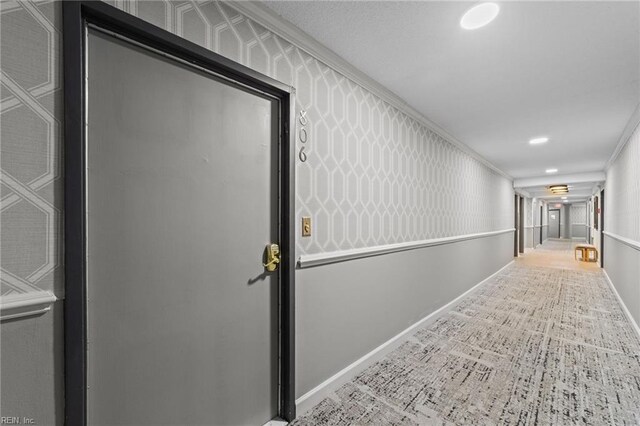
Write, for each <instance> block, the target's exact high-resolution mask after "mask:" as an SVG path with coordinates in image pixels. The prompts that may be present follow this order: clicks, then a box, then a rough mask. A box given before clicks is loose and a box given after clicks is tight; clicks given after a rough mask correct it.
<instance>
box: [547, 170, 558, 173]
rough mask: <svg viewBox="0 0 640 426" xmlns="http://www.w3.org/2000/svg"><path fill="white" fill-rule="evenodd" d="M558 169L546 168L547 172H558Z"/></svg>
mask: <svg viewBox="0 0 640 426" xmlns="http://www.w3.org/2000/svg"><path fill="white" fill-rule="evenodd" d="M557 172H558V169H547V170H545V173H557Z"/></svg>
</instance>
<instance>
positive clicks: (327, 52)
mask: <svg viewBox="0 0 640 426" xmlns="http://www.w3.org/2000/svg"><path fill="white" fill-rule="evenodd" d="M225 4H227V5H229V6H231V7H233V8H234V9H235V10H237V11H238V12H240V13H241V14H243V15H245V16H246V17H248V18H249V19H252V20H254V21H256V22H258V23H259V24H260V25H262V26H264V27H265V28H266V29H268V30H269V31H271V32H272V33H274V34H276V35H278V36H280V37H282V38H283V39H285V40H287V41H288V42H290V43H291V44H293V45H295V46H296V47H298V48H299V49H302V50H304V51H305V52H307V53H308V54H309V55H311V56H313V57H315V58H316V59H318V60H319V61H321V62H323V63H324V64H326V65H328V66H329V67H331V68H333V69H334V70H336V71H338V72H340V73H341V74H342V75H344V76H345V77H347V78H348V79H350V80H352V81H354V82H355V83H357V84H359V85H360V86H362V87H363V88H365V89H367V90H368V91H369V92H371V93H373V94H374V95H376V96H378V97H379V98H381V99H382V100H383V101H385V102H387V103H388V104H390V105H392V106H393V107H395V108H397V109H399V110H400V111H402V112H403V113H405V114H406V115H408V116H409V117H411V118H413V119H414V120H416V121H418V122H419V123H421V124H422V125H424V126H425V127H427V128H429V129H430V130H432V131H433V132H435V133H436V134H438V135H439V136H440V137H442V138H443V139H444V140H446V141H447V142H449V143H450V144H452V145H453V146H455V147H457V148H458V149H460V150H461V151H463V152H465V153H466V154H468V155H469V156H471V157H473V158H474V159H476V160H478V161H479V162H481V163H482V164H483V165H485V166H487V167H488V168H490V169H491V170H493V171H494V172H496V173H498V174H500V175H501V176H503V177H505V178H507V179H509V180H511V181H512V180H513V177H511V176H510V175H508V174H507V173H505V172H504V171H502V170H500V169H499V168H498V167H496V166H495V165H493V164H492V163H490V162H489V161H488V160H487V159H486V158H484V157H483V156H481V155H480V154H478V153H477V152H476V151H474V150H473V149H471V148H470V147H469V146H467V145H466V144H465V143H463V142H461V141H459V140H458V139H456V138H455V137H453V136H452V135H451V134H450V133H449V132H448V131H446V130H445V129H443V128H442V127H440V126H438V125H437V124H436V123H434V122H433V121H431V120H429V119H428V118H427V117H425V116H424V115H423V114H422V113H420V112H419V111H417V110H416V109H415V108H413V107H412V106H410V105H409V104H408V103H407V102H405V101H404V100H403V99H402V98H400V97H399V96H398V95H396V94H395V93H393V92H392V91H391V90H389V89H387V88H386V87H384V86H383V85H382V84H380V83H378V82H377V81H375V80H374V79H372V78H371V77H369V76H368V75H367V74H365V73H364V72H362V71H360V70H359V69H357V68H356V67H354V66H353V65H351V64H350V63H349V62H347V61H346V60H345V59H344V58H342V57H341V56H339V55H338V54H336V53H335V52H334V51H332V50H331V49H329V48H327V47H326V46H325V45H323V44H322V43H320V42H319V41H317V40H316V39H314V38H313V37H311V36H310V35H309V34H307V33H306V32H304V31H302V30H301V29H300V28H298V27H297V26H295V25H293V24H292V23H291V22H289V21H287V20H285V19H284V18H282V17H281V16H280V15H278V14H277V13H275V12H274V11H273V10H271V9H269V8H268V7H267V6H265V5H264V4H262V3H261V2H258V1H243V0H226V1H225Z"/></svg>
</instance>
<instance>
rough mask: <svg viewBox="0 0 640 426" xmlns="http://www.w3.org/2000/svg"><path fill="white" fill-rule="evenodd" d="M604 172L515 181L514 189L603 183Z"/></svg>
mask: <svg viewBox="0 0 640 426" xmlns="http://www.w3.org/2000/svg"><path fill="white" fill-rule="evenodd" d="M605 178H606V176H605V174H604V172H587V173H574V174H568V175H553V176H539V177H533V178H524V179H515V180H514V181H513V187H514V188H518V189H521V188H531V187H536V186H545V185H553V184H557V183H563V184H569V185H570V184H572V183H586V182H604V181H605Z"/></svg>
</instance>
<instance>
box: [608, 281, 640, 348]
mask: <svg viewBox="0 0 640 426" xmlns="http://www.w3.org/2000/svg"><path fill="white" fill-rule="evenodd" d="M602 272H604V276H605V277H606V278H607V282H609V286H610V287H611V290H613V294H615V295H616V297H617V298H618V302H620V306H622V310H623V311H624V314H625V315H626V316H627V318H628V319H629V321H631V325H633V329H634V330H635V331H636V333H637V334H638V337H640V327H638V323H637V322H636V320H635V319H634V318H633V316H632V315H631V312H629V309H628V308H627V305H625V304H624V301H623V300H622V297H620V294H619V293H618V290H616V286H614V285H613V281H611V278H610V277H609V274H607V271H606V269H603V270H602Z"/></svg>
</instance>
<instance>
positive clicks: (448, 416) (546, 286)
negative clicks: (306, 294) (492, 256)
mask: <svg viewBox="0 0 640 426" xmlns="http://www.w3.org/2000/svg"><path fill="white" fill-rule="evenodd" d="M578 423H579V424H592V425H614V424H615V425H621V424H627V425H628V424H633V425H638V424H640V339H639V338H638V336H637V334H635V331H634V329H633V326H632V324H631V323H630V322H629V321H628V319H627V318H626V317H625V315H624V312H623V311H622V308H621V306H620V305H619V304H618V301H617V299H616V296H615V295H614V293H613V292H612V290H611V288H610V287H609V286H608V284H607V282H606V278H605V277H604V274H603V273H602V272H601V270H599V269H593V270H584V271H583V270H570V269H560V268H548V267H537V266H530V265H524V264H520V263H517V262H516V263H514V264H513V265H511V266H510V267H508V268H506V269H505V270H504V271H503V272H501V273H500V274H498V275H497V276H495V277H494V278H493V279H492V280H491V281H490V282H488V283H486V284H484V285H483V286H482V287H480V288H479V289H478V290H477V291H475V292H473V293H472V294H470V295H469V296H468V297H466V298H465V299H463V301H462V302H461V303H460V304H458V305H457V306H456V307H455V308H454V309H453V310H452V311H450V312H449V313H447V314H446V315H445V316H443V317H441V318H440V319H438V320H437V321H435V322H434V323H432V324H431V325H428V326H426V327H424V328H422V329H420V330H419V331H418V332H416V333H415V334H414V335H413V336H412V337H411V338H410V339H409V340H408V341H406V342H405V343H404V344H402V345H401V346H400V347H399V348H397V349H396V350H395V351H393V352H392V353H390V354H389V355H388V356H387V357H385V358H384V359H383V360H381V361H379V362H377V363H376V364H374V365H372V366H371V367H369V368H368V369H367V370H365V371H364V372H363V373H361V374H360V375H359V376H357V377H356V378H355V379H354V380H352V381H351V382H349V383H347V384H345V385H343V386H342V387H341V388H339V389H338V390H337V391H335V392H334V393H333V394H331V395H330V396H329V397H327V398H325V399H324V400H322V401H321V402H320V403H319V404H318V405H316V406H315V407H314V408H313V409H311V410H309V411H308V412H307V413H304V414H303V416H301V417H300V418H298V419H297V420H296V421H295V422H293V425H295V426H303V425H314V426H317V425H365V424H370V425H439V424H443V425H467V424H473V425H494V424H504V425H516V424H517V425H534V424H541V425H564V424H578Z"/></svg>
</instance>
